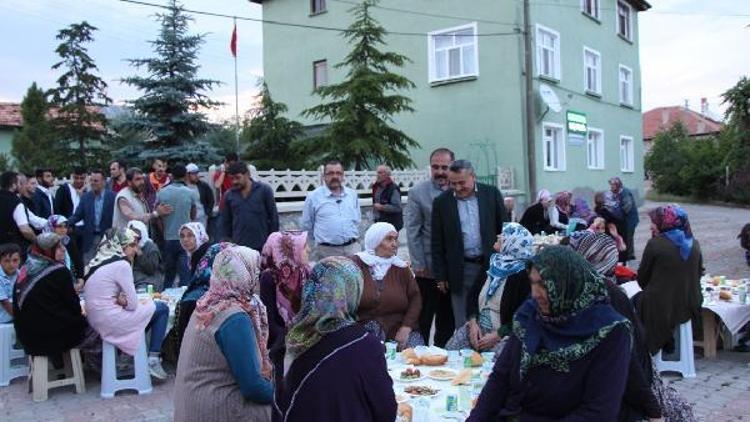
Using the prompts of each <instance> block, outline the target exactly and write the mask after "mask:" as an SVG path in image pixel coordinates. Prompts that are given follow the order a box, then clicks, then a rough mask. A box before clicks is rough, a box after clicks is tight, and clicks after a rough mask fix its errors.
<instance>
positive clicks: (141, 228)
mask: <svg viewBox="0 0 750 422" xmlns="http://www.w3.org/2000/svg"><path fill="white" fill-rule="evenodd" d="M128 228H129V229H130V230H133V231H135V232H136V233H137V234H138V235H139V236H140V237H141V240H140V241H138V246H140V247H141V248H142V247H144V246H146V242H148V241H149V240H151V237H149V235H148V227H146V225H145V224H143V221H139V220H130V221H128Z"/></svg>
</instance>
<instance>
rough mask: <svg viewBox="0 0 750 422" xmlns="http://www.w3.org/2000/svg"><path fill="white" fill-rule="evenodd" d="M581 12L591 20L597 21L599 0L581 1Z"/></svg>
mask: <svg viewBox="0 0 750 422" xmlns="http://www.w3.org/2000/svg"><path fill="white" fill-rule="evenodd" d="M581 10H582V11H583V13H585V14H587V15H589V16H591V17H592V18H594V19H599V0H581Z"/></svg>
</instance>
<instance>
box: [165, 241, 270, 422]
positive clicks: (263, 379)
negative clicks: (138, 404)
mask: <svg viewBox="0 0 750 422" xmlns="http://www.w3.org/2000/svg"><path fill="white" fill-rule="evenodd" d="M259 275H260V255H259V254H258V252H256V251H254V250H252V249H250V248H246V247H242V246H234V247H231V248H228V249H225V250H223V251H222V252H221V253H219V254H218V255H217V256H216V260H215V262H214V265H213V272H212V275H211V287H210V288H209V289H208V292H206V294H205V295H204V296H203V297H202V298H201V299H200V300H199V301H198V304H197V305H196V307H195V312H193V315H192V316H191V317H190V322H189V323H188V326H187V328H186V330H185V337H184V339H183V342H182V349H181V350H180V360H179V363H178V365H177V377H176V379H175V391H174V420H175V421H177V422H185V421H196V422H198V421H200V422H211V421H216V422H220V421H232V420H236V421H259V422H262V421H270V420H271V406H270V404H271V402H272V401H273V384H272V382H271V376H272V372H273V366H272V365H271V361H270V360H269V359H268V351H267V350H266V342H267V341H268V321H267V319H266V308H265V306H263V303H262V302H261V300H260V297H258V295H256V294H254V292H255V290H256V287H257V285H258V276H259Z"/></svg>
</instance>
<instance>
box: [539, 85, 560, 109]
mask: <svg viewBox="0 0 750 422" xmlns="http://www.w3.org/2000/svg"><path fill="white" fill-rule="evenodd" d="M539 96H540V97H542V101H544V104H546V105H547V107H549V108H550V110H552V111H554V112H555V113H559V112H560V110H562V107H560V99H559V98H557V94H555V91H553V90H552V88H551V87H550V86H549V85H547V84H539Z"/></svg>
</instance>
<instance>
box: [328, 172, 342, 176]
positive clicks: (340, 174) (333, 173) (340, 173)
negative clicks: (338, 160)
mask: <svg viewBox="0 0 750 422" xmlns="http://www.w3.org/2000/svg"><path fill="white" fill-rule="evenodd" d="M325 175H326V176H343V175H344V172H343V171H327V172H326V173H325Z"/></svg>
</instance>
